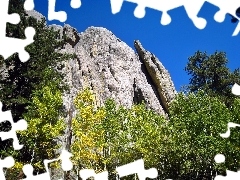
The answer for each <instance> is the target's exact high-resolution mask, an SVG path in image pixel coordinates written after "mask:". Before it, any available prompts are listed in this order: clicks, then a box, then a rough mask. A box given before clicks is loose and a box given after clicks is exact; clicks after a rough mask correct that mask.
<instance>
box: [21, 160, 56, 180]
mask: <svg viewBox="0 0 240 180" xmlns="http://www.w3.org/2000/svg"><path fill="white" fill-rule="evenodd" d="M44 161H45V160H44ZM45 163H46V161H45ZM45 163H44V164H45ZM22 170H23V173H24V174H25V175H26V178H25V179H22V180H51V178H50V173H49V171H48V169H46V170H47V172H45V173H42V174H38V175H33V167H32V165H31V164H26V165H24V166H23V169H22Z"/></svg>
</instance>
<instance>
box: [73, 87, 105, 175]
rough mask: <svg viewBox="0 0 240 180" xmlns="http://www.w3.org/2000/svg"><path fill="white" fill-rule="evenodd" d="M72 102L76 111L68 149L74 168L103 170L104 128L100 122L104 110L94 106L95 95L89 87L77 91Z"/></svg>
mask: <svg viewBox="0 0 240 180" xmlns="http://www.w3.org/2000/svg"><path fill="white" fill-rule="evenodd" d="M74 104H75V106H76V109H77V111H78V113H77V115H76V117H75V118H73V120H72V135H73V137H74V142H73V144H71V149H70V150H71V152H72V154H73V158H72V159H73V163H74V165H75V170H76V171H78V170H80V169H82V168H84V169H94V170H96V171H97V172H99V171H103V170H104V169H103V168H104V166H103V163H102V162H103V160H102V159H103V155H102V153H103V145H104V139H103V138H104V136H103V133H104V129H103V128H102V126H101V123H102V121H103V119H104V118H105V110H104V109H103V108H100V107H99V108H96V106H95V97H94V95H93V94H92V93H91V91H90V90H89V89H86V90H83V91H81V92H79V94H78V95H77V96H76V98H75V100H74Z"/></svg>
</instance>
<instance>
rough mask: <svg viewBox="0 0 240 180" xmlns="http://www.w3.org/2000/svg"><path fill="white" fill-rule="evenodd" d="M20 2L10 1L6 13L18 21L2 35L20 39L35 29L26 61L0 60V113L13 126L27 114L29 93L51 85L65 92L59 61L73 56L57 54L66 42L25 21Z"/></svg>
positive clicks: (42, 25) (5, 145) (3, 128)
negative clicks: (10, 119)
mask: <svg viewBox="0 0 240 180" xmlns="http://www.w3.org/2000/svg"><path fill="white" fill-rule="evenodd" d="M24 2H25V1H23V0H11V1H10V3H9V13H18V14H19V15H20V18H21V21H20V23H19V24H17V25H12V24H10V23H8V24H7V28H6V34H7V36H9V37H15V38H20V39H24V38H25V35H24V30H25V28H26V27H28V26H31V27H34V28H35V31H36V34H35V36H34V43H32V44H31V45H29V46H27V47H26V48H25V49H26V51H28V52H29V54H30V59H29V60H28V61H27V62H25V63H22V62H21V61H20V60H19V58H18V55H17V54H14V55H12V56H11V57H9V58H8V59H6V60H3V58H2V59H0V65H1V67H2V70H3V71H4V73H1V78H0V92H1V93H0V99H1V101H2V102H3V105H4V106H3V111H5V110H11V112H12V114H13V120H14V121H15V122H16V121H18V120H19V119H22V118H24V117H23V115H24V114H25V113H27V112H28V109H27V107H29V106H30V105H31V104H32V103H31V100H32V98H33V93H34V92H36V91H37V90H40V89H43V88H45V87H46V86H48V85H49V82H51V83H52V86H54V87H56V88H57V89H59V90H60V91H61V93H62V92H63V91H65V90H67V89H68V88H67V86H66V84H65V82H64V81H63V77H64V74H63V73H62V72H60V70H61V69H62V68H63V66H62V65H61V64H63V63H62V62H63V61H66V60H67V59H69V58H71V57H73V55H69V54H63V53H60V52H59V51H57V50H58V49H59V48H61V47H62V46H63V45H64V44H65V42H66V41H65V40H66V38H65V37H63V38H62V39H61V38H60V33H59V32H56V31H54V30H53V29H49V28H48V27H47V26H46V24H45V20H44V19H42V21H37V20H36V19H35V18H33V17H27V16H26V13H25V11H24V8H23V4H24ZM0 129H1V131H8V130H9V129H10V125H9V123H7V122H6V123H1V125H0ZM11 144H12V143H11V142H10V141H9V140H6V141H4V142H2V141H1V145H0V149H1V150H6V148H10V147H12V146H11ZM9 151H10V149H9Z"/></svg>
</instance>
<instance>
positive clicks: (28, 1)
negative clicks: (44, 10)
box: [24, 0, 34, 11]
mask: <svg viewBox="0 0 240 180" xmlns="http://www.w3.org/2000/svg"><path fill="white" fill-rule="evenodd" d="M24 9H25V10H26V11H31V10H33V9H34V2H33V0H25V2H24Z"/></svg>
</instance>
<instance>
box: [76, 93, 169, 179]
mask: <svg viewBox="0 0 240 180" xmlns="http://www.w3.org/2000/svg"><path fill="white" fill-rule="evenodd" d="M95 101H96V99H95V97H94V95H93V93H92V92H91V91H90V90H89V89H85V90H83V91H81V92H80V93H79V94H78V95H77V97H76V99H75V106H76V108H77V110H78V113H77V115H76V118H74V119H73V123H72V132H73V137H74V141H73V144H72V145H71V152H72V153H73V155H74V157H73V161H74V164H75V166H76V169H78V170H79V169H82V168H89V169H94V170H95V171H96V172H101V171H104V170H107V171H108V172H109V174H110V179H113V178H116V172H115V168H116V167H117V166H121V165H125V164H128V163H131V162H133V161H135V160H138V159H141V158H143V159H144V161H145V166H146V168H151V167H155V166H156V165H159V168H158V170H159V171H160V170H162V165H163V163H164V161H163V159H162V157H166V156H167V155H166V152H167V151H168V150H167V149H169V146H168V141H167V139H168V137H167V135H168V134H167V124H166V120H165V119H164V117H162V116H159V115H158V114H157V113H154V112H153V111H152V110H147V109H146V107H145V105H144V103H142V104H138V105H133V106H132V107H131V108H125V107H123V106H121V105H120V106H118V107H117V105H116V103H115V102H114V100H112V99H108V100H106V102H105V103H104V105H103V106H102V107H96V106H95ZM160 160H161V161H160ZM132 178H133V177H132V176H129V177H126V178H125V179H132Z"/></svg>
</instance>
